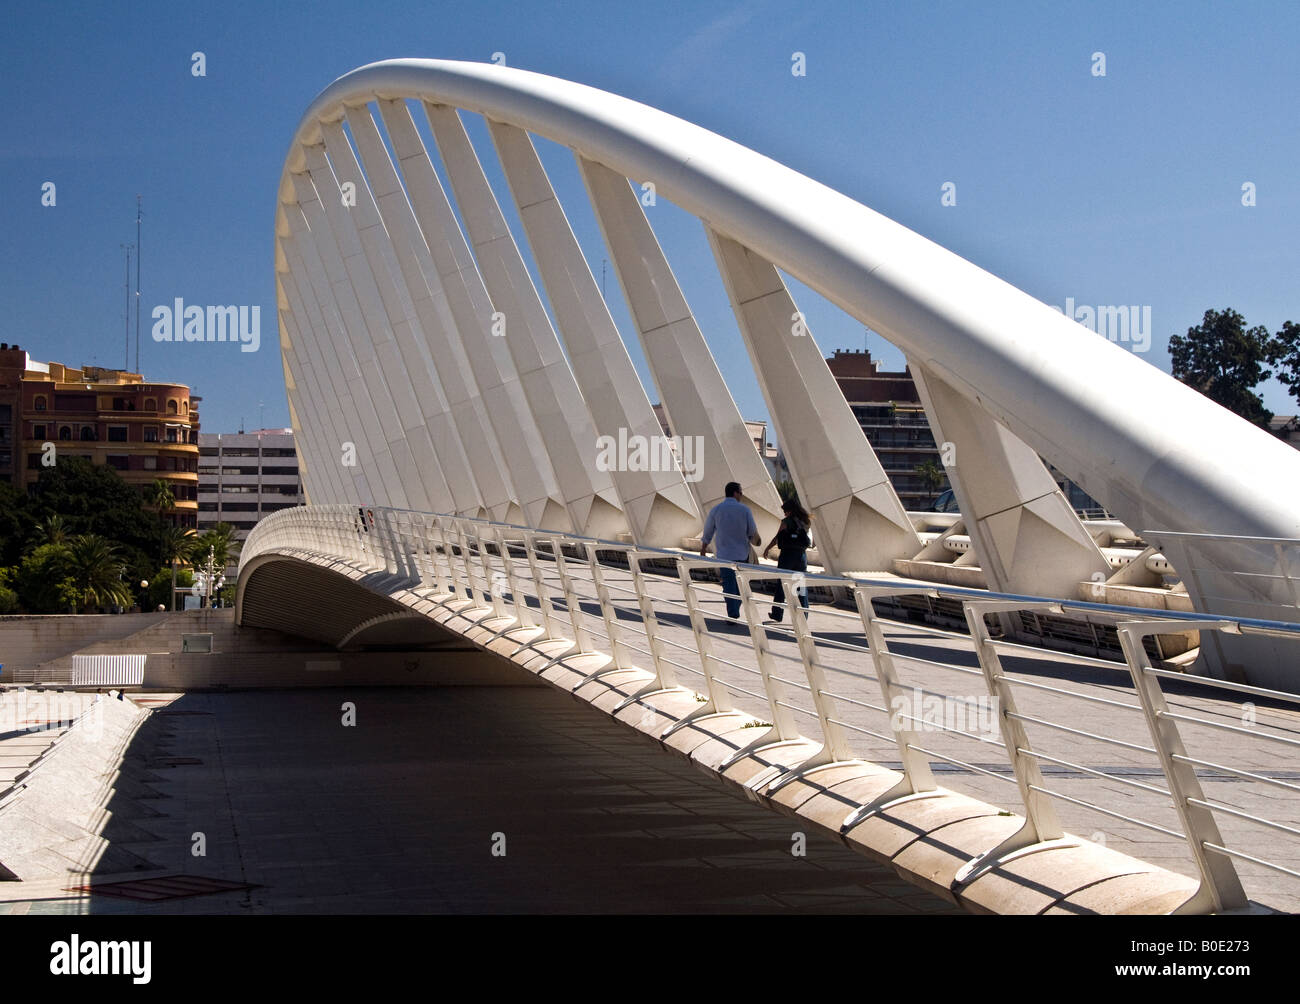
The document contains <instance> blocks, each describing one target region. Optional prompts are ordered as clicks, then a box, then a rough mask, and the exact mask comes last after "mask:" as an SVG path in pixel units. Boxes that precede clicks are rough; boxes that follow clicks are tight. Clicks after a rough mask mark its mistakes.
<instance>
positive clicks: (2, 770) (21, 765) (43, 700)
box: [0, 687, 95, 860]
mask: <svg viewBox="0 0 1300 1004" xmlns="http://www.w3.org/2000/svg"><path fill="white" fill-rule="evenodd" d="M94 696H95V695H94V694H82V693H77V692H76V691H71V690H44V691H42V690H28V689H25V688H21V687H8V688H5V689H3V690H0V798H3V797H4V795H5V793H6V792H7V791H8V790H9V789H11V788H12V787H13V785H14V783H15V782H16V781H19V780H20V779H21V778H22V777H23V776H25V775H26V773H27V772H28V771H29V770H30V769H31V767H32V765H33V764H35V763H36V762H37V761H38V760H40V758H41V757H42V756H44V755H45V753H46V752H47V751H48V750H49V749H50V748H51V747H52V746H53V745H54V743H55V742H56V741H57V740H58V739H59V738H60V737H61V736H63V735H64V734H65V733H66V732H67V731H68V727H69V726H70V725H71V724H72V722H73V721H74V720H75V719H76V718H78V717H79V716H80V715H81V713H82V712H83V711H84V710H85V709H86V708H87V707H89V706H90V704H91V702H92V701H93V700H94ZM0 860H3V858H0Z"/></svg>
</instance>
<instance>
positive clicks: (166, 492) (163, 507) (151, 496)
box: [144, 478, 176, 516]
mask: <svg viewBox="0 0 1300 1004" xmlns="http://www.w3.org/2000/svg"><path fill="white" fill-rule="evenodd" d="M144 501H145V505H147V506H149V507H150V508H151V509H153V510H154V512H156V513H157V514H158V515H159V516H162V514H163V513H164V512H166V511H167V510H168V509H174V508H175V507H176V493H175V492H173V491H172V486H171V485H169V484H168V483H167V482H166V481H164V480H163V479H162V478H154V479H153V484H151V485H150V486H149V487H148V488H146V489H145V492H144Z"/></svg>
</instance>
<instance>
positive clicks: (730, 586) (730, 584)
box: [718, 568, 740, 617]
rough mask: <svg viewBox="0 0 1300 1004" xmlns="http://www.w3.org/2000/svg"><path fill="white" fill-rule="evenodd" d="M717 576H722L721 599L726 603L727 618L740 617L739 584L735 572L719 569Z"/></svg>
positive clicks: (729, 569) (728, 569)
mask: <svg viewBox="0 0 1300 1004" xmlns="http://www.w3.org/2000/svg"><path fill="white" fill-rule="evenodd" d="M718 574H719V575H720V576H722V592H723V598H724V599H725V600H726V601H727V616H728V617H739V616H740V583H738V582H737V581H736V572H735V569H732V568H720V569H718Z"/></svg>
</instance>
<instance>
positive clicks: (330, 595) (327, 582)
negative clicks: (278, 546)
mask: <svg viewBox="0 0 1300 1004" xmlns="http://www.w3.org/2000/svg"><path fill="white" fill-rule="evenodd" d="M387 579H388V577H387V576H384V575H375V576H366V577H363V578H361V579H360V580H357V579H355V578H352V577H349V576H348V575H347V574H343V573H341V572H339V571H334V570H331V569H329V568H326V567H322V566H320V565H317V564H313V563H311V562H309V561H304V560H301V559H299V558H293V557H282V556H279V555H267V556H264V557H263V558H261V559H259V560H257V561H254V562H251V563H250V564H249V567H247V568H246V569H244V570H243V571H242V572H241V574H240V577H239V609H238V611H237V615H236V619H237V621H238V623H239V624H240V626H241V627H258V628H272V629H274V630H276V631H282V632H284V633H286V634H292V635H296V636H298V637H299V638H309V639H311V640H313V641H320V642H324V643H325V644H327V645H333V646H334V647H335V648H338V649H341V650H354V649H388V648H400V649H403V650H414V649H430V648H441V647H455V648H460V647H463V645H464V642H463V641H462V640H461V638H460V637H459V636H458V635H457V634H455V633H454V632H452V631H448V630H447V629H446V628H444V627H441V626H440V625H438V624H437V623H435V622H434V621H432V620H430V619H429V618H428V617H427V616H426V615H424V614H423V613H420V612H418V611H415V610H412V609H411V608H410V607H409V606H407V605H405V604H403V603H400V602H398V601H397V600H395V599H392V598H390V597H389V596H387V595H385V593H384V592H383V591H382V590H383V584H384V582H385V581H386V580H387Z"/></svg>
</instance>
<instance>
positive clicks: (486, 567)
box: [474, 520, 509, 619]
mask: <svg viewBox="0 0 1300 1004" xmlns="http://www.w3.org/2000/svg"><path fill="white" fill-rule="evenodd" d="M490 529H492V524H491V523H485V522H482V521H480V520H475V521H474V546H475V547H477V548H478V561H479V565H480V567H482V569H483V582H484V584H485V585H486V586H487V589H488V592H487V595H488V598H489V600H491V605H492V615H493V617H494V618H499V619H506V618H508V617H509V615H508V614H507V613H506V607H505V601H504V600H503V599H502V597H501V594H502V592H504V590H503V589H502V588H501V584H500V580H499V579H498V578H497V576H496V573H495V572H493V571H492V552H491V550H490V548H489V547H488V541H487V540H486V539H485V538H484V536H483V531H484V530H490Z"/></svg>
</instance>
